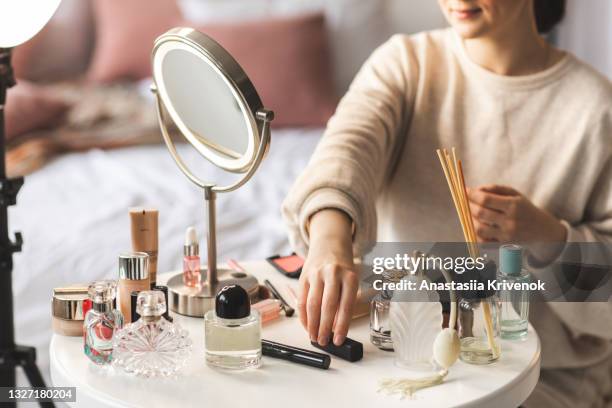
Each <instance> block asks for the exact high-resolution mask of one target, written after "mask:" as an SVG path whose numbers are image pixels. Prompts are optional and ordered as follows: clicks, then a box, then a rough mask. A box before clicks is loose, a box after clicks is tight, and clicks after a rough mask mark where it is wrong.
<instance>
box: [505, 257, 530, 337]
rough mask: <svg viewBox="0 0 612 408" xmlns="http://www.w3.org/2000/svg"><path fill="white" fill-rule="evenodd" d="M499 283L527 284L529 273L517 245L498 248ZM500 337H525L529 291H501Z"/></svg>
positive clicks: (527, 323)
mask: <svg viewBox="0 0 612 408" xmlns="http://www.w3.org/2000/svg"><path fill="white" fill-rule="evenodd" d="M498 279H499V281H500V282H501V283H504V282H507V283H508V284H510V285H511V284H514V283H519V284H520V283H529V282H530V276H529V272H528V271H527V270H526V269H524V268H523V248H522V247H521V246H519V245H502V246H501V247H500V248H499V274H498ZM499 296H500V300H501V337H502V339H509V340H520V339H523V338H525V337H526V336H527V327H528V325H529V322H528V319H529V291H528V290H521V289H502V290H501V291H500V294H499Z"/></svg>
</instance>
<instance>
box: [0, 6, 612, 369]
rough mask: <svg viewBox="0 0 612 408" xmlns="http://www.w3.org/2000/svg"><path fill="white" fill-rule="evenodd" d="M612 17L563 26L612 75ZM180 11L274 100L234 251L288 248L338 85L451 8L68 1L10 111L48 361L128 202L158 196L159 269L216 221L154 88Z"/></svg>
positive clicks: (33, 332) (111, 258)
mask: <svg viewBox="0 0 612 408" xmlns="http://www.w3.org/2000/svg"><path fill="white" fill-rule="evenodd" d="M611 21H612V3H610V2H609V1H608V0H589V1H579V0H569V3H568V15H567V17H566V20H565V21H564V22H563V24H561V26H560V27H559V28H558V30H557V31H555V32H554V33H552V35H551V40H552V41H554V42H555V43H556V44H557V45H558V46H560V47H561V48H564V49H567V50H569V51H571V52H572V53H574V54H575V55H577V56H578V57H579V58H581V59H583V60H585V61H586V62H588V63H589V64H591V65H593V66H594V67H595V68H596V69H598V70H599V71H600V72H602V73H603V74H605V75H607V76H608V77H609V78H612V47H611V44H610V39H611V38H612V24H611ZM180 25H182V26H192V27H195V28H198V29H200V30H201V31H203V32H206V33H208V34H210V35H211V36H213V37H214V38H215V39H217V40H218V41H219V42H221V44H222V45H224V46H225V47H226V48H227V49H228V50H229V51H230V52H231V53H232V54H233V55H234V56H235V57H236V59H237V60H238V61H239V62H240V63H241V64H242V65H243V67H244V68H245V70H246V71H247V73H248V74H249V76H250V77H251V79H252V80H253V82H254V84H255V86H256V88H257V89H258V92H259V93H260V95H261V97H262V99H263V101H264V104H265V105H266V107H267V108H270V109H273V110H275V111H276V114H277V119H276V121H275V123H274V131H273V136H272V137H273V139H272V147H271V151H270V154H269V155H268V157H267V158H266V160H265V161H264V163H263V165H262V167H261V169H260V170H259V171H258V173H257V174H256V175H255V177H254V178H253V180H252V181H251V182H249V183H248V184H247V185H246V186H245V187H244V188H242V189H240V190H238V191H236V192H234V193H231V194H227V195H223V196H221V197H219V200H218V240H219V241H218V250H219V259H220V261H225V260H227V259H228V258H230V257H231V258H235V259H238V260H247V259H263V258H265V257H268V256H271V255H274V254H278V253H282V254H286V253H289V252H290V248H289V245H288V242H287V239H286V234H285V231H284V228H283V225H282V221H281V218H280V212H279V209H280V204H281V201H282V199H283V198H284V196H285V194H286V192H287V190H288V189H289V187H290V185H291V183H292V182H293V180H295V178H296V177H297V175H298V174H299V172H300V171H301V170H302V168H303V167H304V166H305V165H306V163H307V161H308V159H309V157H310V154H311V153H312V151H313V149H314V148H315V146H316V144H317V142H318V140H319V138H320V136H321V134H322V132H323V129H324V126H325V123H326V121H327V119H328V118H329V116H330V115H331V114H332V113H333V111H334V108H335V105H336V103H337V101H338V98H339V97H341V95H342V94H343V93H344V92H345V91H346V89H347V87H348V85H349V84H350V81H351V79H352V78H353V77H354V75H355V74H356V72H357V71H358V69H359V67H360V66H361V64H362V63H363V62H364V60H365V59H366V58H367V57H368V55H369V54H370V53H371V52H372V51H373V49H374V48H375V47H377V46H378V45H379V44H381V43H382V42H384V41H385V40H386V39H387V38H388V37H389V36H390V35H392V34H393V33H414V32H418V31H422V30H429V29H435V28H440V27H444V26H445V21H444V19H443V17H442V14H441V13H440V11H439V9H438V5H437V2H436V1H435V0H154V1H152V0H129V1H125V0H63V2H62V4H61V6H60V9H59V10H58V11H57V13H56V15H55V16H54V18H53V19H52V21H51V22H50V23H49V24H48V25H47V27H46V28H45V29H44V30H43V31H42V32H40V33H39V34H38V35H37V36H36V37H34V38H33V39H32V40H31V41H29V42H28V43H26V44H24V45H23V46H20V47H18V48H17V49H16V50H14V56H13V62H14V67H15V73H16V76H17V79H18V82H19V84H18V85H17V86H16V87H14V88H13V89H11V90H10V91H9V99H8V101H9V102H8V105H7V112H6V113H7V126H8V137H9V141H8V143H9V146H10V149H9V150H10V151H9V153H8V166H9V172H10V173H12V174H25V175H26V176H27V177H26V183H25V185H24V187H23V189H22V191H21V193H20V195H19V198H18V205H17V206H15V207H11V208H10V222H11V225H10V227H11V229H12V230H18V231H21V232H22V233H23V234H24V240H25V244H24V248H23V252H22V253H20V254H17V255H16V256H15V272H14V291H15V310H16V330H17V338H18V341H19V343H22V344H28V345H34V346H36V347H37V349H38V353H39V363H40V366H41V368H42V370H43V372H44V373H45V375H48V346H49V339H50V337H51V324H50V317H51V316H50V309H49V303H50V299H51V291H52V288H54V287H57V286H61V285H65V284H68V283H79V282H83V283H86V282H90V281H92V280H95V279H99V278H116V275H117V270H116V269H117V255H118V254H119V253H120V252H121V251H125V250H128V249H129V248H130V232H129V219H128V208H129V207H133V206H148V207H155V208H158V209H159V210H160V247H159V271H160V273H161V272H165V271H171V270H177V269H179V268H180V266H181V259H182V245H183V239H184V238H183V235H184V231H185V229H186V228H187V227H188V226H190V225H195V226H196V227H197V228H198V231H199V233H200V236H203V234H204V214H203V212H204V208H203V196H202V193H201V192H200V191H198V190H197V189H196V188H195V187H194V186H193V185H192V184H191V183H190V182H189V181H187V179H185V177H184V176H183V175H182V174H181V173H180V172H179V171H178V169H177V168H176V166H175V164H174V162H172V160H171V158H170V156H169V154H168V153H167V152H166V150H165V147H164V146H163V145H162V140H161V137H160V134H159V130H158V127H157V122H156V117H155V113H154V108H153V100H152V98H151V95H150V94H149V91H148V89H149V85H150V84H151V79H150V64H149V58H150V57H149V55H150V51H151V48H152V44H153V40H154V39H155V38H156V37H157V36H158V35H160V34H162V33H163V32H165V31H166V30H167V29H169V28H171V27H174V26H180ZM180 152H181V154H183V155H184V156H185V157H186V159H187V160H190V161H193V162H195V161H201V160H202V159H200V158H199V156H197V154H196V153H195V152H194V151H191V150H190V148H189V147H187V146H180ZM206 171H207V172H209V173H208V174H210V176H211V178H216V179H222V178H223V177H224V176H223V175H222V174H220V172H219V171H217V170H215V169H214V168H207V169H206ZM202 250H203V251H204V250H205V245H204V243H202ZM202 255H203V258H204V257H205V254H202Z"/></svg>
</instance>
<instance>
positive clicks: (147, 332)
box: [113, 290, 192, 378]
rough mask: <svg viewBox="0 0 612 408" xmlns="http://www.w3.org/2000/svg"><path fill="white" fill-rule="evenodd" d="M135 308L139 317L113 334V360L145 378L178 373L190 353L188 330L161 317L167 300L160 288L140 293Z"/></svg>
mask: <svg viewBox="0 0 612 408" xmlns="http://www.w3.org/2000/svg"><path fill="white" fill-rule="evenodd" d="M136 307H137V311H138V314H139V315H140V319H138V320H137V321H136V322H135V323H131V324H128V325H126V326H125V327H124V328H123V329H121V330H119V331H117V332H116V333H115V338H114V340H113V363H114V364H115V365H117V366H119V367H122V368H123V369H124V370H125V371H127V372H129V373H134V374H136V375H139V376H142V377H147V378H149V377H166V376H170V375H173V374H175V373H177V372H178V371H179V370H180V369H181V368H183V367H184V366H185V364H186V362H187V360H188V358H189V356H190V355H191V348H192V342H191V339H190V338H189V333H188V332H187V330H183V329H181V328H180V326H179V325H178V324H175V323H171V322H169V321H167V320H166V319H165V318H163V314H164V313H165V312H166V299H165V297H164V293H163V292H161V291H158V290H150V291H144V292H140V293H139V294H138V300H137V306H136Z"/></svg>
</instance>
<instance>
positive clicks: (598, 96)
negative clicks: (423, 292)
mask: <svg viewBox="0 0 612 408" xmlns="http://www.w3.org/2000/svg"><path fill="white" fill-rule="evenodd" d="M439 3H440V7H441V8H442V11H443V12H444V14H445V16H446V18H447V20H448V22H449V23H450V25H451V28H450V29H446V30H439V31H432V32H425V33H420V34H417V35H414V36H401V35H399V36H394V37H393V38H391V39H390V40H389V41H388V42H387V43H386V44H384V45H382V46H381V47H380V48H379V49H378V50H376V51H375V52H374V54H373V55H372V56H371V57H370V59H369V60H368V61H367V62H366V63H365V65H364V66H363V68H362V69H361V71H360V73H359V74H358V76H357V77H356V78H355V80H354V82H353V84H352V86H351V88H350V90H349V91H348V93H347V94H346V95H345V97H344V98H343V100H342V101H341V103H340V105H339V107H338V109H337V112H336V114H335V115H334V117H333V118H332V119H331V120H330V122H329V124H328V128H327V131H326V132H325V135H324V137H323V139H322V140H321V143H320V144H319V146H318V148H317V150H316V152H315V154H314V156H313V158H312V160H311V162H310V164H309V166H308V167H307V169H306V170H305V172H304V173H303V174H302V175H301V176H300V177H299V179H298V180H297V182H296V184H295V186H294V187H293V189H292V190H291V192H290V193H289V195H288V197H287V199H286V201H285V203H284V205H283V216H284V218H285V221H286V223H287V225H288V227H289V232H290V239H291V241H292V243H293V245H294V247H295V248H296V249H297V250H298V251H300V252H301V253H303V254H307V257H306V264H305V265H304V271H303V274H302V277H301V280H300V285H301V292H300V301H299V308H300V318H301V321H302V324H303V325H304V327H305V328H306V329H307V331H308V333H309V335H310V337H311V339H312V340H316V341H318V342H319V343H322V344H326V343H328V342H329V341H333V342H334V343H336V344H340V343H342V341H343V339H344V337H345V336H346V333H347V330H348V326H349V323H350V316H351V307H352V304H353V301H354V299H355V296H356V291H357V286H358V281H359V279H358V277H357V275H356V274H355V273H354V271H353V270H354V267H353V257H354V256H359V255H361V254H363V253H364V251H365V250H367V247H368V246H369V245H370V244H371V243H373V242H375V241H376V240H378V241H396V242H436V241H461V240H462V236H461V230H460V227H459V224H458V222H457V218H456V215H455V213H454V209H453V206H452V202H451V201H450V197H449V192H448V187H447V185H446V183H445V181H444V178H443V175H442V173H441V170H440V167H439V163H438V162H437V157H436V156H435V150H436V149H437V148H439V147H451V146H456V147H457V149H458V151H459V152H460V155H461V157H462V159H463V161H464V165H465V172H466V180H467V182H468V183H469V184H470V186H471V187H470V188H469V193H468V195H469V200H470V207H471V211H472V215H473V217H474V220H475V227H476V230H477V235H478V239H479V241H481V242H490V241H494V242H525V241H530V242H541V243H551V244H555V243H557V244H558V245H545V247H546V248H549V250H547V251H545V250H540V251H534V252H533V253H531V258H532V259H533V260H534V261H538V262H549V261H551V260H552V259H554V258H555V256H557V254H558V249H556V250H553V249H554V248H562V247H563V245H564V244H565V243H566V242H583V241H584V242H588V241H595V242H608V243H612V143H611V142H612V140H611V137H610V136H611V132H612V86H611V84H610V81H609V80H608V79H606V78H604V77H603V76H601V75H599V74H597V73H596V72H595V71H594V70H592V69H591V68H589V67H588V66H586V65H585V64H584V63H582V62H580V61H578V60H577V59H576V58H574V57H573V56H571V55H569V54H567V53H564V52H562V51H560V50H558V49H556V48H554V47H553V46H551V45H550V44H549V43H547V42H546V41H545V40H544V39H543V38H542V37H541V36H540V33H543V32H546V31H549V30H550V29H551V28H552V27H553V26H554V25H555V24H556V23H558V22H559V20H560V19H561V17H562V15H563V12H564V9H565V7H564V6H565V2H564V1H563V0H471V1H469V0H439ZM550 248H553V249H550ZM532 309H534V312H535V313H533V314H532V324H534V325H535V326H536V328H537V329H538V332H539V334H540V337H541V339H542V349H543V350H542V352H543V359H542V374H541V378H540V384H539V386H538V387H537V388H536V391H535V392H534V393H533V394H532V396H531V397H530V399H529V400H528V401H527V402H526V405H527V406H547V407H553V406H599V404H603V401H604V400H605V399H606V398H610V396H611V394H612V393H611V391H610V390H611V388H612V385H611V383H610V376H611V374H610V373H611V372H612V363H611V357H610V356H611V353H612V350H611V346H610V343H611V339H612V317H611V316H612V313H610V311H611V307H610V305H609V304H605V303H600V304H594V303H591V304H586V303H585V304H554V303H550V304H549V303H539V304H537V305H533V308H532ZM594 316H598V318H597V319H595V318H594ZM585 317H586V318H585ZM332 329H333V332H334V338H333V339H330V334H331V333H332Z"/></svg>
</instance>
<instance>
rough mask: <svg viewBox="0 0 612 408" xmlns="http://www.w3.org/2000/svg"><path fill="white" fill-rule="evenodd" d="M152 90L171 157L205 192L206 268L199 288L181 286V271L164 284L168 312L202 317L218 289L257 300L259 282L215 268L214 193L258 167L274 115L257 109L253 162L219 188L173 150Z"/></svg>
mask: <svg viewBox="0 0 612 408" xmlns="http://www.w3.org/2000/svg"><path fill="white" fill-rule="evenodd" d="M151 91H152V92H153V94H154V95H155V99H156V106H157V119H158V122H159V127H160V130H161V134H162V137H163V139H164V141H165V143H166V146H167V147H168V150H169V151H170V154H171V156H172V157H173V159H174V161H175V162H176V164H177V165H178V167H179V168H180V169H181V171H182V172H183V173H184V174H185V175H186V176H187V178H189V180H191V181H192V182H193V183H194V184H196V185H197V186H199V187H200V188H202V190H203V191H204V210H205V216H206V223H207V229H206V247H207V261H206V269H202V270H201V272H202V274H201V276H202V278H201V286H200V287H199V288H191V287H187V286H185V285H184V284H183V273H182V272H181V273H179V274H176V275H174V276H173V277H171V278H170V279H169V280H168V283H167V286H168V292H169V299H168V300H169V303H170V309H171V310H172V311H174V312H176V313H179V314H182V315H186V316H192V317H204V315H205V314H206V312H207V311H209V310H211V309H213V308H214V304H215V296H216V295H217V293H218V292H219V290H221V289H222V288H223V287H224V286H228V285H240V286H242V287H243V288H244V289H245V290H246V291H247V293H248V294H249V296H250V297H251V299H256V298H257V296H258V294H259V283H258V282H257V279H256V278H255V277H254V276H252V275H250V274H248V273H246V272H238V271H234V270H231V269H226V268H219V267H218V265H217V227H216V221H217V217H216V200H217V193H228V192H232V191H234V190H236V189H238V188H240V187H241V186H242V185H244V184H245V183H246V182H247V181H248V180H249V179H250V178H251V177H252V176H253V174H254V173H255V171H256V170H257V168H258V167H259V164H260V163H261V161H262V160H263V158H264V156H265V155H266V152H267V150H268V147H269V146H270V133H271V131H270V122H272V120H273V119H274V112H272V111H269V110H266V109H259V110H258V111H257V112H256V114H255V118H256V120H257V121H258V130H259V134H260V135H261V140H260V142H259V146H258V148H257V153H256V154H255V156H254V158H253V161H252V162H251V164H250V166H249V168H248V169H247V171H246V172H245V173H244V174H243V176H242V177H241V178H240V179H239V180H238V181H236V182H234V183H232V184H229V185H227V186H218V185H216V184H212V183H208V182H204V181H202V180H200V179H199V178H198V177H195V176H194V175H193V174H192V173H191V172H190V171H189V169H188V168H187V166H186V165H185V163H184V162H183V160H182V159H181V157H180V156H179V154H178V152H177V151H176V146H175V145H174V142H173V141H172V138H171V136H170V133H169V131H168V127H167V125H166V116H167V115H166V110H165V109H164V105H163V102H162V100H161V98H160V97H159V93H158V92H157V89H156V87H155V86H154V85H153V86H151Z"/></svg>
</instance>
